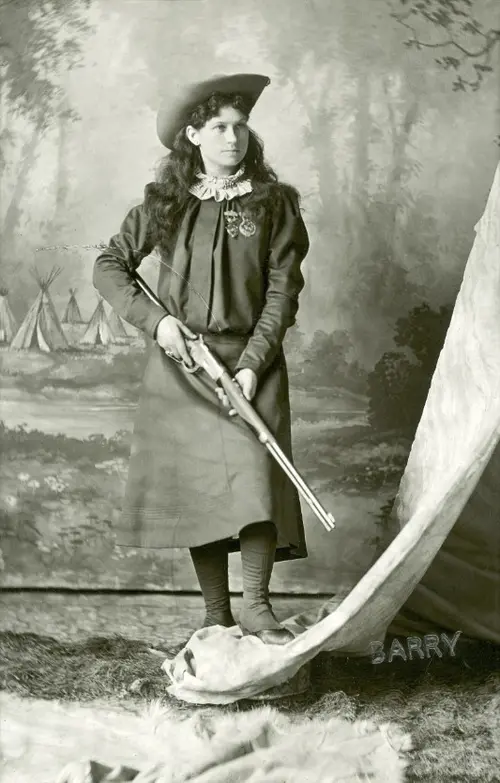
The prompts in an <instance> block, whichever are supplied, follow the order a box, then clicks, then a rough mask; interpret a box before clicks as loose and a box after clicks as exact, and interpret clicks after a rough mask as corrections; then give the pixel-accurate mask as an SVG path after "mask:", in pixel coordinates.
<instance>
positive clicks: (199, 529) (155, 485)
mask: <svg viewBox="0 0 500 783" xmlns="http://www.w3.org/2000/svg"><path fill="white" fill-rule="evenodd" d="M206 343H207V345H209V347H210V349H211V350H212V351H213V352H214V354H216V355H217V356H218V357H219V359H220V360H221V361H222V362H223V364H224V365H225V366H226V367H227V368H228V370H229V371H230V372H234V368H235V367H236V363H237V361H238V359H239V357H240V355H241V353H242V351H243V348H244V347H245V344H246V338H241V337H235V336H223V335H217V336H213V337H211V336H209V337H207V338H206ZM253 404H254V406H255V408H256V410H257V411H258V413H259V415H260V416H261V417H262V419H263V420H264V422H265V423H266V424H267V426H268V427H269V429H270V430H271V431H272V432H273V434H274V435H275V437H276V439H277V441H278V443H279V445H280V447H281V449H282V450H283V451H284V452H285V454H286V455H287V456H288V458H289V459H291V458H292V450H291V432H290V402H289V393H288V374H287V368H286V363H285V358H284V355H283V353H281V354H280V355H279V356H278V358H277V359H276V360H275V362H274V363H273V365H272V366H271V367H270V368H269V370H268V371H267V372H266V373H265V375H264V376H263V377H262V378H261V379H260V382H259V387H258V391H257V395H256V397H255V399H254V401H253ZM264 520H272V521H273V522H274V523H275V525H276V527H277V530H278V550H277V554H276V560H289V559H294V558H301V557H306V556H307V550H306V544H305V538H304V526H303V521H302V515H301V510H300V503H299V498H298V494H297V491H296V489H295V487H294V486H293V484H292V483H291V482H290V480H289V479H288V478H287V476H286V475H285V474H284V473H283V471H282V470H281V468H280V467H279V466H278V465H277V464H276V463H275V461H274V460H273V459H272V457H271V456H270V455H269V454H268V452H267V450H266V449H265V447H264V446H262V444H260V443H259V441H258V439H257V437H256V436H255V435H254V433H253V432H252V431H251V430H250V429H249V428H248V426H247V425H246V424H245V423H244V422H242V421H241V419H239V417H234V418H232V417H230V416H229V415H228V412H227V409H226V408H224V407H223V406H222V403H221V402H220V401H219V399H218V397H217V395H216V394H215V391H214V383H213V382H212V381H211V380H210V378H208V377H207V376H206V374H205V373H204V372H203V371H199V372H198V373H196V374H188V373H186V372H185V371H184V370H183V369H182V367H181V366H180V365H179V364H177V363H176V362H174V361H173V360H172V359H169V358H168V357H166V356H165V354H164V352H163V350H162V349H161V348H160V347H159V346H158V345H157V344H154V345H152V347H151V352H150V356H149V361H148V364H147V367H146V371H145V375H144V382H143V387H142V392H141V398H140V402H139V408H138V412H137V420H136V424H135V429H134V438H133V443H132V451H131V458H130V466H129V474H128V482H127V488H126V493H125V500H124V504H123V510H122V514H121V518H120V521H119V523H118V524H117V529H116V542H117V544H118V545H121V546H128V547H148V548H165V549H172V548H177V547H195V546H201V545H202V544H207V543H209V542H213V541H220V540H224V539H227V540H228V545H229V548H230V550H231V549H234V550H237V549H239V542H238V534H239V532H240V530H241V529H242V528H243V527H245V526H246V525H249V524H251V523H253V522H260V521H264Z"/></svg>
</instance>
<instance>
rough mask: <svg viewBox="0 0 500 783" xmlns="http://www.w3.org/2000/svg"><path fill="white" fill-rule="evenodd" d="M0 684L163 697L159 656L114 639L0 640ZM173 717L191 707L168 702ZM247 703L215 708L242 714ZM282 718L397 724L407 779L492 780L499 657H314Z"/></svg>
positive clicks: (499, 754) (472, 651) (485, 653)
mask: <svg viewBox="0 0 500 783" xmlns="http://www.w3.org/2000/svg"><path fill="white" fill-rule="evenodd" d="M0 661H1V663H0V683H1V687H2V689H3V690H6V691H8V692H11V693H16V694H18V695H21V696H26V697H27V696H30V697H35V698H42V699H58V700H62V701H68V700H77V701H78V702H80V703H87V704H89V703H91V704H103V705H108V706H114V707H116V706H118V705H119V706H120V707H122V708H125V709H131V710H135V709H137V707H139V706H141V705H145V704H147V703H148V702H149V701H151V700H152V699H163V700H165V699H169V697H168V696H167V695H166V693H165V687H166V678H165V675H163V674H162V672H161V671H160V668H159V667H160V664H161V658H158V657H156V656H154V655H153V654H151V653H150V651H149V649H148V646H147V643H145V642H143V641H133V640H127V639H123V638H119V637H115V638H112V639H103V638H89V639H88V640H86V641H84V642H73V643H71V642H64V643H63V642H59V641H56V640H55V639H52V638H49V637H41V636H34V635H32V634H14V633H1V634H0ZM174 706H175V709H177V710H178V711H179V715H180V716H181V715H184V716H185V715H186V714H190V713H194V712H196V711H198V710H200V709H206V708H196V707H193V706H190V705H186V704H184V703H180V702H178V703H175V705H174ZM253 706H254V702H240V703H238V704H236V705H231V706H228V707H224V708H220V709H221V710H226V711H228V712H231V711H234V710H247V709H251V708H252V707H253ZM279 709H281V710H282V711H284V712H287V713H289V714H300V715H306V716H307V715H309V716H324V717H335V716H338V717H343V718H347V719H354V718H358V719H372V720H376V721H388V720H390V721H393V722H396V723H398V724H399V725H400V726H401V727H403V728H404V729H405V730H406V731H408V732H410V733H411V735H412V737H413V746H414V747H413V750H412V751H411V752H410V769H409V773H408V780H409V781H429V783H430V782H431V781H432V783H436V782H437V781H443V783H451V782H452V781H461V782H462V783H465V782H467V781H471V782H472V781H474V782H475V781H478V783H479V781H481V783H489V782H490V781H498V780H499V776H498V775H499V770H500V659H499V655H498V650H494V649H492V648H489V647H488V646H487V645H479V644H477V645H469V646H468V647H467V648H466V649H465V651H464V649H463V648H462V653H461V655H460V656H459V657H457V658H456V659H451V658H449V659H446V660H445V659H443V660H442V661H439V660H431V661H425V662H422V663H417V662H413V663H406V664H404V663H395V662H394V663H392V664H387V665H381V666H373V665H372V664H371V663H369V662H368V661H366V660H365V661H360V660H353V659H350V660H340V659H332V658H329V657H323V658H321V657H320V658H318V659H317V660H316V662H315V665H314V667H313V685H312V688H311V690H310V691H309V692H308V693H306V694H304V695H303V696H300V697H296V698H293V699H292V698H289V699H287V700H286V701H281V702H279Z"/></svg>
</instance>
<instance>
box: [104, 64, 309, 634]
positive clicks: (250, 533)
mask: <svg viewBox="0 0 500 783" xmlns="http://www.w3.org/2000/svg"><path fill="white" fill-rule="evenodd" d="M268 83H269V79H268V78H267V77H265V76H259V75H255V74H236V75H232V76H222V77H214V78H212V79H210V80H208V81H204V82H202V83H198V84H196V85H192V86H191V87H189V88H186V89H185V91H184V94H183V95H182V97H181V98H180V99H178V100H177V101H172V102H171V103H170V104H169V106H168V107H167V108H166V109H164V110H162V111H160V113H159V115H158V122H157V129H158V135H159V138H160V140H161V142H162V143H163V145H164V146H165V147H167V149H169V150H170V154H169V156H168V157H167V158H166V160H165V161H164V162H163V164H162V166H161V168H160V171H159V175H158V177H157V180H156V182H154V183H150V184H149V185H147V186H146V189H145V197H144V202H143V203H142V204H141V205H140V206H137V207H134V208H133V209H132V210H131V211H130V212H129V213H128V215H127V217H126V218H125V220H124V222H123V224H122V226H121V229H120V231H119V233H118V234H117V235H116V236H114V237H113V238H112V239H111V240H110V243H109V247H107V248H106V250H105V251H104V252H103V253H102V254H101V255H100V256H99V257H98V259H97V260H96V263H95V268H94V285H95V287H96V288H97V289H98V291H99V292H100V293H101V294H102V296H103V297H104V298H105V299H106V300H107V301H108V302H109V303H110V304H111V305H112V307H113V308H114V309H115V310H116V311H117V312H118V313H119V315H121V316H122V317H123V318H124V319H126V320H127V321H129V323H131V324H133V325H134V326H136V327H138V328H139V329H141V330H143V331H144V332H145V333H146V334H147V335H149V337H150V338H152V339H153V341H154V344H153V345H152V347H151V350H150V355H149V361H148V364H147V368H146V371H145V376H144V383H143V389H142V394H141V400H140V403H139V410H138V417H137V422H136V427H135V432H134V442H133V446H132V453H131V460H130V468H129V477H128V483H127V490H126V497H125V503H124V508H123V513H122V517H121V523H120V526H119V529H118V530H117V543H118V544H119V545H122V546H129V547H157V548H175V547H188V548H189V550H190V553H191V557H192V560H193V564H194V567H195V570H196V574H197V577H198V580H199V583H200V587H201V590H202V593H203V597H204V602H205V607H206V617H205V621H204V626H205V627H206V626H210V625H222V626H227V627H231V626H233V625H234V624H235V623H234V619H233V616H232V613H231V608H230V600H229V587H228V553H229V552H230V551H234V550H238V549H239V550H240V551H241V558H242V571H243V589H244V595H243V608H242V611H241V613H240V617H239V623H240V626H241V628H242V630H243V632H244V633H247V634H248V633H250V634H255V635H256V636H258V637H259V638H260V639H261V640H262V641H264V642H265V643H270V644H283V643H286V642H288V641H290V640H291V639H292V638H293V636H292V634H291V633H290V632H289V631H288V630H286V629H285V628H284V627H283V626H282V625H281V624H280V623H279V622H278V620H277V619H276V617H275V615H274V613H273V610H272V606H271V603H270V601H269V591H268V588H269V581H270V578H271V572H272V569H273V565H274V562H275V560H288V559H292V558H299V557H306V556H307V552H306V546H305V540H304V529H303V523H302V518H301V512H300V504H299V500H298V496H297V493H296V490H295V488H294V487H293V485H292V484H291V482H290V481H289V480H288V479H287V478H286V477H285V475H284V474H283V472H282V471H281V469H280V468H279V467H277V466H276V465H275V464H274V462H273V461H272V459H271V457H270V456H269V455H268V454H267V452H266V450H265V449H263V448H262V446H261V445H260V444H259V443H258V441H257V439H256V438H255V436H254V435H253V434H252V433H250V432H249V430H248V428H247V427H246V425H244V423H243V422H241V420H239V419H238V418H234V417H233V416H232V414H233V413H234V411H231V410H229V409H228V401H227V399H226V398H225V395H223V394H221V393H220V392H216V391H215V390H214V389H213V385H212V384H211V383H210V381H209V380H208V379H207V378H206V377H204V375H203V374H202V373H201V372H198V373H193V374H190V373H189V372H187V371H186V369H185V368H184V367H183V366H182V364H180V363H179V362H180V361H181V360H182V361H183V362H185V364H186V365H188V366H189V365H191V364H192V362H191V359H190V356H189V353H188V344H189V339H190V338H193V337H194V336H196V334H200V333H201V334H203V336H204V339H205V342H206V343H207V345H208V346H209V348H210V349H211V350H212V351H213V352H214V353H215V354H216V355H217V356H218V357H219V359H220V360H221V361H222V362H223V363H224V364H225V365H226V367H227V368H228V369H229V371H230V372H231V373H233V375H234V378H235V380H236V381H237V382H238V383H239V385H240V387H241V389H242V390H243V393H244V394H245V396H246V398H247V399H249V400H252V401H253V404H254V406H255V408H256V410H257V411H258V412H259V414H260V415H261V416H262V418H263V419H264V421H265V422H266V424H267V425H268V427H269V428H270V429H271V430H272V431H273V433H274V434H275V436H276V438H277V440H278V442H279V444H280V446H281V448H282V449H283V451H284V452H285V453H286V454H287V456H289V458H291V444H290V409H289V396H288V376H287V369H286V364H285V359H284V356H283V351H282V342H283V338H284V337H285V333H286V331H287V329H288V328H289V327H290V326H291V325H292V324H293V323H294V321H295V316H296V312H297V308H298V296H299V293H300V291H301V289H302V287H303V284H304V281H303V277H302V274H301V271H300V267H301V263H302V261H303V259H304V257H305V256H306V253H307V251H308V248H309V241H308V235H307V231H306V228H305V226H304V223H303V221H302V217H301V214H300V211H299V206H298V194H297V193H296V191H295V190H294V189H293V188H291V187H290V186H286V185H284V184H281V183H279V182H278V180H277V177H276V175H275V173H274V172H273V170H272V169H271V168H270V167H269V166H268V165H267V164H266V162H265V161H264V154H263V147H262V144H261V142H260V141H259V139H258V138H257V136H256V135H255V134H254V133H253V131H252V130H250V128H249V127H248V118H249V114H250V111H251V110H252V108H253V106H254V105H255V103H256V102H257V100H258V98H259V97H260V94H261V93H262V91H263V89H264V88H265V86H266V85H267V84H268ZM155 248H156V249H157V250H158V252H159V254H160V275H159V282H158V296H159V298H160V300H161V301H162V303H163V304H164V305H165V307H166V310H167V312H168V315H166V313H165V311H164V310H162V309H161V308H160V307H158V305H156V304H154V303H153V302H152V301H151V300H150V299H148V297H147V296H146V295H145V294H144V293H143V292H142V291H141V289H140V288H139V287H138V285H137V283H136V282H134V280H133V278H132V276H131V272H132V271H133V270H134V269H136V268H137V267H138V266H139V264H140V262H141V260H142V259H143V258H144V257H145V256H147V255H149V254H150V253H151V252H152V251H153V249H155ZM173 360H177V361H173Z"/></svg>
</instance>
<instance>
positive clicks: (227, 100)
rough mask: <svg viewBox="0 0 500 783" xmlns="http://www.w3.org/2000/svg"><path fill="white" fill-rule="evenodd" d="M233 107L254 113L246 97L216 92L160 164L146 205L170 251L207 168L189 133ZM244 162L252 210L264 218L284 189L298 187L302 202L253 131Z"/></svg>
mask: <svg viewBox="0 0 500 783" xmlns="http://www.w3.org/2000/svg"><path fill="white" fill-rule="evenodd" d="M228 106H230V107H232V108H234V109H237V110H238V111H240V112H241V113H242V114H243V116H244V117H245V118H246V119H248V117H249V115H250V111H249V108H248V105H247V103H246V102H245V99H244V98H243V97H242V96H241V95H236V94H233V95H228V94H223V93H217V92H214V93H212V95H211V96H210V97H209V98H208V99H207V100H205V101H204V102H203V103H201V104H199V105H198V106H197V107H196V108H195V109H194V110H193V111H192V113H191V116H190V118H189V120H188V121H187V122H186V124H185V125H184V127H183V128H181V130H179V132H178V133H177V135H176V137H175V141H174V144H173V147H172V150H171V152H170V154H169V155H167V157H165V158H163V160H162V161H161V162H160V165H159V167H158V171H157V174H156V181H155V182H154V183H151V184H150V185H149V186H148V187H147V189H146V196H145V202H144V204H145V209H146V212H147V215H148V218H149V223H150V229H151V233H152V237H153V240H154V242H155V244H156V245H157V246H158V247H160V248H161V249H163V250H165V251H167V252H168V251H169V250H170V249H171V247H172V244H173V242H174V241H175V237H176V234H177V230H178V228H179V226H180V223H181V221H182V218H183V217H184V214H185V212H186V208H187V205H188V203H189V201H190V200H191V199H192V198H193V196H192V194H191V193H190V192H189V188H190V187H191V186H192V184H193V183H194V182H195V179H196V174H197V173H198V172H199V171H203V170H204V166H203V159H202V156H201V152H200V149H199V148H198V147H197V146H195V145H194V144H192V143H191V142H190V141H189V139H188V138H187V135H186V128H187V127H188V125H191V126H192V127H193V128H196V129H200V128H202V127H203V126H204V125H205V123H207V122H208V121H209V120H210V119H212V118H213V117H217V116H218V115H219V114H220V112H221V110H222V109H223V108H226V107H228ZM242 164H244V165H245V172H246V176H248V178H249V179H251V180H252V186H253V190H252V193H251V194H250V196H249V197H248V199H247V202H246V210H247V211H248V212H249V213H250V214H253V216H258V215H259V214H260V213H261V212H262V211H263V210H269V211H271V212H274V210H276V209H277V207H278V204H279V201H280V199H279V195H280V192H281V190H282V189H284V188H286V189H287V190H288V191H292V192H293V194H294V195H295V197H296V198H297V200H298V199H299V194H298V192H297V191H296V190H295V188H293V187H292V186H290V185H285V184H284V183H279V182H278V176H277V174H276V172H275V171H274V170H273V169H272V168H271V166H270V165H269V164H268V163H267V162H266V160H265V158H264V145H263V142H262V141H261V139H260V138H259V137H258V136H257V134H256V133H255V132H254V131H253V130H251V129H249V140H248V150H247V153H246V155H245V158H244V160H243V161H242Z"/></svg>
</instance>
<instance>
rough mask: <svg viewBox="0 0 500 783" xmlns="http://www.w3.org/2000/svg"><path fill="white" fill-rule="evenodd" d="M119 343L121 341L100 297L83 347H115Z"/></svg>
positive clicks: (84, 338) (83, 340) (83, 338)
mask: <svg viewBox="0 0 500 783" xmlns="http://www.w3.org/2000/svg"><path fill="white" fill-rule="evenodd" d="M117 342H119V341H118V340H117V338H116V336H115V334H114V332H113V330H112V328H111V325H110V323H109V320H108V316H107V315H106V311H105V309H104V300H103V299H102V297H100V298H99V301H98V302H97V307H96V309H95V310H94V312H93V314H92V318H91V319H90V321H89V325H88V326H87V328H86V330H85V333H84V335H83V337H82V339H81V340H80V343H81V345H113V344H114V343H117Z"/></svg>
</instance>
